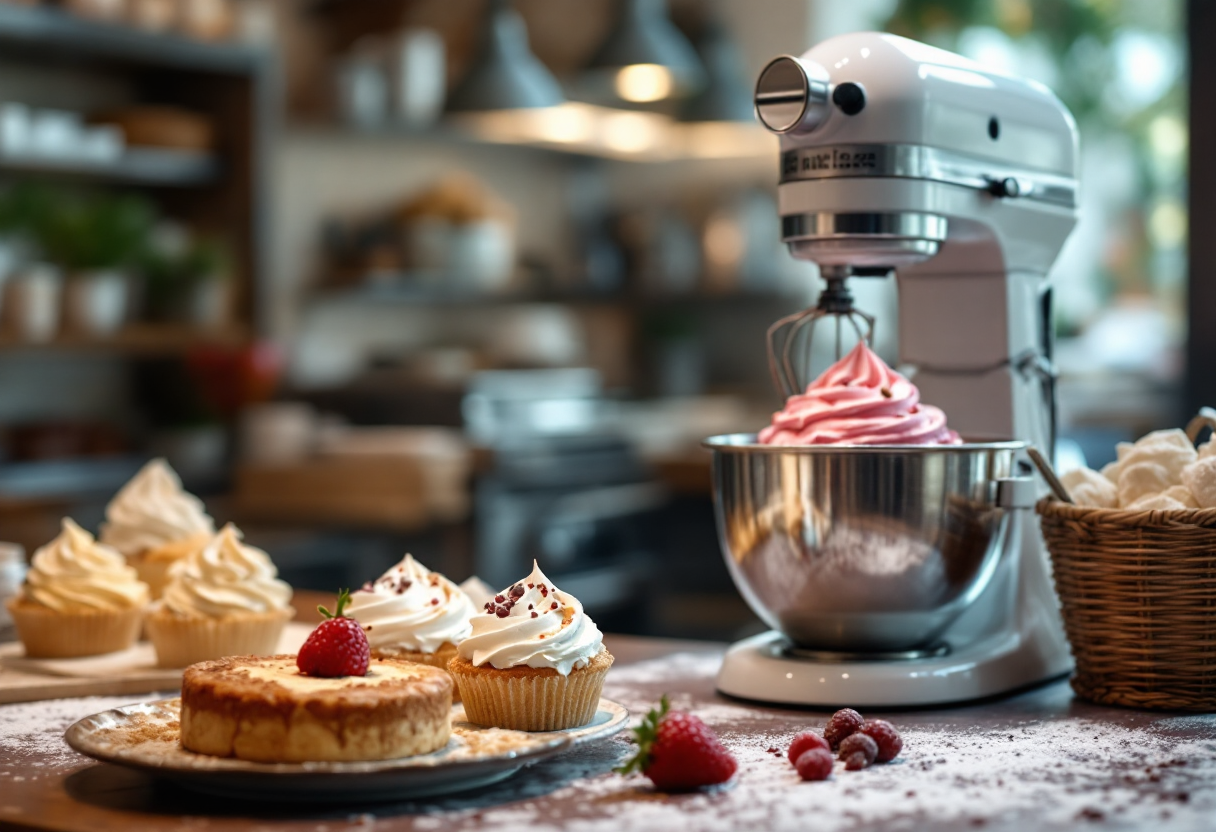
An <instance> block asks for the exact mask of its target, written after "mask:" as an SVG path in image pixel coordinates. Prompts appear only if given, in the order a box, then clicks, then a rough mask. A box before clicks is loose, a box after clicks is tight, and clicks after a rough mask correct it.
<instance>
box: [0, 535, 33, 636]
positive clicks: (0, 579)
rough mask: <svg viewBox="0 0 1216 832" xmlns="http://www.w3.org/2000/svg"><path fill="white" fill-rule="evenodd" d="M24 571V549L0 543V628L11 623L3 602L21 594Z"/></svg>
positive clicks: (12, 544) (16, 545)
mask: <svg viewBox="0 0 1216 832" xmlns="http://www.w3.org/2000/svg"><path fill="white" fill-rule="evenodd" d="M26 571H27V568H26V564H25V549H24V548H22V547H21V546H20V545H18V544H16V543H0V627H7V626H9V625H10V624H12V623H13V619H12V617H11V616H10V615H9V614H8V608H7V607H6V606H5V602H6V601H8V599H9V598H13V597H15V596H16V595H17V594H18V593H20V592H21V584H22V583H23V582H24V581H25V573H26Z"/></svg>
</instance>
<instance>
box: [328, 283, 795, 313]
mask: <svg viewBox="0 0 1216 832" xmlns="http://www.w3.org/2000/svg"><path fill="white" fill-rule="evenodd" d="M790 297H791V295H790V294H789V293H788V292H783V291H780V290H778V289H773V290H771V291H757V290H745V291H742V290H735V291H729V292H705V291H695V292H672V293H667V294H658V293H655V294H637V293H634V292H630V291H614V292H594V291H547V292H546V291H518V290H513V291H503V292H485V291H476V290H468V289H450V288H445V287H442V286H427V285H422V286H420V285H416V284H415V285H408V284H402V283H394V282H377V283H369V284H364V285H362V286H354V287H351V288H330V289H323V290H320V291H318V292H316V293H315V294H314V295H313V302H314V303H351V304H378V305H394V306H396V305H400V306H439V307H442V306H508V305H523V304H534V303H536V304H539V303H563V304H571V305H594V304H604V305H612V304H616V305H624V304H631V305H639V306H659V307H665V306H678V305H680V304H698V305H703V304H714V303H766V302H781V301H785V300H788V299H790Z"/></svg>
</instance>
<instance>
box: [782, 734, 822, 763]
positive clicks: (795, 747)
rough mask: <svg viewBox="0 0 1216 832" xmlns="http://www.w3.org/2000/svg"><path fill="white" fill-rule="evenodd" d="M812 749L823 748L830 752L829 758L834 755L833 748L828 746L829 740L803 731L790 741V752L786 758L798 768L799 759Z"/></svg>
mask: <svg viewBox="0 0 1216 832" xmlns="http://www.w3.org/2000/svg"><path fill="white" fill-rule="evenodd" d="M812 748H822V749H823V750H824V751H826V752H828V756H829V757H830V756H831V754H832V747H831V746H830V745H828V741H827V740H825V739H824V738H823V737H821V736H819V734H816V733H815V732H814V731H803V732H802V733H801V734H798V735H797V736H795V737H794V739H792V740H791V741H790V750H789V752H788V754H787V755H786V756H788V757H789V761H790V762H791V763H793V764H794V765H795V766H797V765H798V758H799V757H801V756H802V755H803V754H804V753H806V752H807V751H810V750H811V749H812Z"/></svg>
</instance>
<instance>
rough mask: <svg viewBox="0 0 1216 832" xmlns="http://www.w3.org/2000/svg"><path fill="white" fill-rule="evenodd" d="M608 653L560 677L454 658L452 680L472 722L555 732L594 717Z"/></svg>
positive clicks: (549, 671) (608, 664)
mask: <svg viewBox="0 0 1216 832" xmlns="http://www.w3.org/2000/svg"><path fill="white" fill-rule="evenodd" d="M610 667H612V654H611V653H609V652H608V651H607V650H605V651H603V652H602V653H600V654H599V655H597V656H596V657H595V658H593V659H592V660H591V663H590V664H588V665H587V666H586V667H584V668H580V669H577V670H571V671H570V675H568V676H562V675H561V674H559V673H558V672H557V671H555V670H553V669H551V668H531V667H512V668H508V669H506V670H498V669H496V668H493V667H490V666H488V665H486V666H483V667H475V666H474V665H473V664H472V663H471V662H470V661H469V660H468V659H462V658H456V659H453V660H452V661H451V663H450V664H449V665H448V671H449V672H450V673H451V674H452V676H453V677H454V678H455V679H456V685H457V687H458V688H459V689H460V696H461V699H462V700H463V701H464V712H465V717H466V718H467V719H468V720H469V722H472V723H474V724H476V725H482V726H486V727H494V728H509V729H512V730H515V731H561V730H564V729H566V728H576V727H578V726H580V725H586V724H587V723H588V722H590V721H591V720H592V719H594V718H595V712H596V709H597V707H598V706H599V701H600V694H601V692H602V691H603V689H604V677H605V676H607V675H608V668H610Z"/></svg>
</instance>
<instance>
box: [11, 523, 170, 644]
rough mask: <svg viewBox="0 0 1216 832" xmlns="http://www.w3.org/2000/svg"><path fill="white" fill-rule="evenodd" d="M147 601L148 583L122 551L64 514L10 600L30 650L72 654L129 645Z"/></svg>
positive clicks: (37, 553) (25, 642) (133, 637)
mask: <svg viewBox="0 0 1216 832" xmlns="http://www.w3.org/2000/svg"><path fill="white" fill-rule="evenodd" d="M147 604H148V585H147V584H145V583H144V582H143V581H141V580H139V577H138V576H137V575H136V573H135V570H134V569H133V568H132V567H130V566H129V565H127V562H126V560H125V559H124V558H123V556H122V555H121V554H119V553H118V552H116V551H115V550H113V549H111V548H110V547H109V546H104V545H102V544H100V543H98V542H97V541H96V540H94V539H93V535H91V534H89V533H88V532H86V531H85V530H84V529H82V528H80V526H78V525H76V524H75V523H74V522H72V520H71V519H69V518H64V520H63V530H62V531H61V532H60V533H59V536H58V537H56V538H55V539H54V540H52V541H51V542H50V543H48V544H46V545H45V546H43V547H42V548H40V549H38V550H37V551H36V552H34V557H33V561H32V563H31V565H30V571H29V574H28V575H26V578H25V584H24V585H23V587H22V590H21V594H20V595H18V596H17V597H15V598H13V599H10V600H9V601H8V604H7V606H8V610H9V612H10V613H11V614H12V616H13V622H14V623H15V624H16V626H17V634H18V636H19V637H20V638H21V641H22V643H23V644H24V645H25V653H26V655H27V656H30V657H31V658H72V657H76V656H97V655H101V654H102V653H113V652H114V651H116V650H124V649H126V648H128V647H130V646H131V645H132V644H134V643H135V639H136V638H137V637H138V636H139V627H140V623H141V622H142V620H143V616H144V610H145V608H146V606H147Z"/></svg>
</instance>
